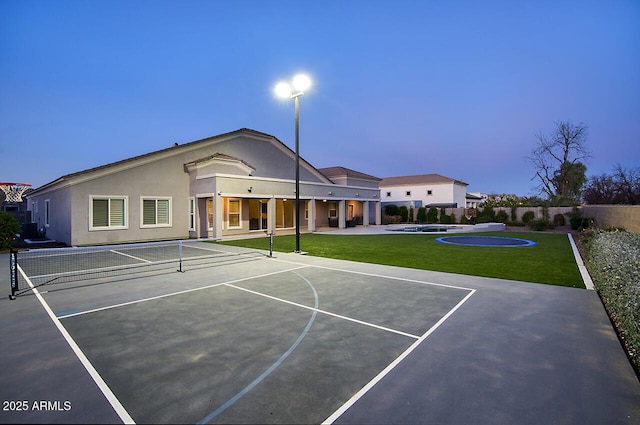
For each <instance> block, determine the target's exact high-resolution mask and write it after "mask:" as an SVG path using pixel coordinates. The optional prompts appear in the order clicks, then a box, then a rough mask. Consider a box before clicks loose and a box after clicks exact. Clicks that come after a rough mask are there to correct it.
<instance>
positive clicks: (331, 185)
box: [196, 173, 379, 191]
mask: <svg viewBox="0 0 640 425" xmlns="http://www.w3.org/2000/svg"><path fill="white" fill-rule="evenodd" d="M215 177H222V178H228V179H240V180H254V181H264V182H273V183H291V182H295V180H294V179H280V178H275V177H256V176H239V175H237V174H224V173H212V174H206V175H202V176H197V177H196V180H202V179H211V178H215ZM300 184H304V185H309V186H322V187H329V188H333V189H336V188H339V189H358V190H372V191H379V189H378V188H375V187H367V186H349V185H340V184H334V183H320V182H310V181H302V180H301V181H300Z"/></svg>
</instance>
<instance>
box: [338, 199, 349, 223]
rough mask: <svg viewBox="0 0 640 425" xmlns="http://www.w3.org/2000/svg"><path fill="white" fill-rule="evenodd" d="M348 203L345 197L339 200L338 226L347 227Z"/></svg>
mask: <svg viewBox="0 0 640 425" xmlns="http://www.w3.org/2000/svg"><path fill="white" fill-rule="evenodd" d="M346 208H347V203H346V202H345V200H344V199H342V200H341V201H340V202H338V228H340V229H344V228H346V227H347V218H346V215H347V209H346Z"/></svg>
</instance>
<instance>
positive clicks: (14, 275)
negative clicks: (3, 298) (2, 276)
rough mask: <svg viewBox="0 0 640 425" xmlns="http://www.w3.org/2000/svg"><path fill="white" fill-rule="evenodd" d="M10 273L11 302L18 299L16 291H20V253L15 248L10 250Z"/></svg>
mask: <svg viewBox="0 0 640 425" xmlns="http://www.w3.org/2000/svg"><path fill="white" fill-rule="evenodd" d="M9 272H10V273H11V295H9V299H10V300H15V299H16V291H17V290H18V251H14V250H13V248H11V249H10V250H9Z"/></svg>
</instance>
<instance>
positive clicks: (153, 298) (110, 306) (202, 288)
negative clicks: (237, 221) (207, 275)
mask: <svg viewBox="0 0 640 425" xmlns="http://www.w3.org/2000/svg"><path fill="white" fill-rule="evenodd" d="M306 267H309V266H307V265H302V266H299V267H295V268H293V269H287V270H278V271H275V272H270V273H263V274H260V275H256V276H250V277H244V278H240V279H234V280H230V281H228V282H220V283H214V284H211V285H206V286H202V287H199V288H191V289H184V290H182V291H176V292H170V293H168V294H163V295H156V296H154V297H147V298H141V299H139V300H133V301H127V302H124V303H118V304H113V305H109V306H105V307H98V308H94V309H91V310H84V311H78V312H75V313H70V314H63V315H60V316H56V317H57V318H58V319H60V320H61V319H67V318H70V317H74V316H82V315H84V314H89V313H96V312H98V311H104V310H110V309H112V308H118V307H124V306H127V305H132V304H138V303H143V302H147V301H153V300H157V299H161V298H167V297H171V296H174V295H182V294H186V293H189V292H195V291H201V290H204V289H210V288H215V287H216V286H223V285H227V284H232V283H237V282H242V281H245V280H249V279H255V278H261V277H265V276H271V275H275V274H280V273H286V272H290V271H294V270H300V269H304V268H306Z"/></svg>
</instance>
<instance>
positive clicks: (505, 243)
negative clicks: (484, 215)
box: [436, 236, 536, 247]
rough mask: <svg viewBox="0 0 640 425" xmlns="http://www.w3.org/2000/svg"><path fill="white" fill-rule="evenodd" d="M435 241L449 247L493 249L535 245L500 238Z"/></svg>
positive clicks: (487, 237) (513, 239)
mask: <svg viewBox="0 0 640 425" xmlns="http://www.w3.org/2000/svg"><path fill="white" fill-rule="evenodd" d="M436 241H438V242H440V243H446V244H449V245H462V246H493V247H516V246H533V245H535V244H536V243H535V242H533V241H530V240H528V239H518V238H506V237H502V236H443V237H441V238H436Z"/></svg>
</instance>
